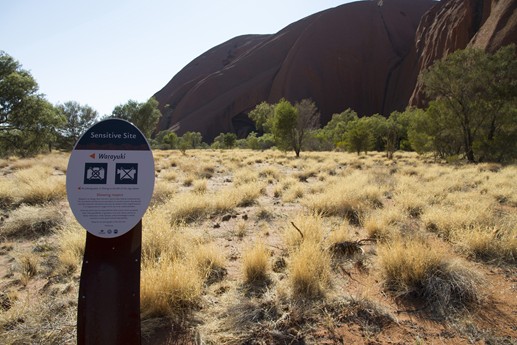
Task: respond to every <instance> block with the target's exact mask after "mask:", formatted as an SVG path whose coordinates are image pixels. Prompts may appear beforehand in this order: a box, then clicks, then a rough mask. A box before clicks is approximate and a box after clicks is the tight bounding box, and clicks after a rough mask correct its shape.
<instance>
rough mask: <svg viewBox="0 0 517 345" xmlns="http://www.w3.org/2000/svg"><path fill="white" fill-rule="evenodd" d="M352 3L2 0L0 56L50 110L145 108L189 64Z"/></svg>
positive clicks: (317, 0) (336, 0)
mask: <svg viewBox="0 0 517 345" xmlns="http://www.w3.org/2000/svg"><path fill="white" fill-rule="evenodd" d="M347 2H351V1H350V0H261V1H245V0H220V1H216V0H211V1H210V0H191V1H185V0H184V1H174V0H169V1H166V0H146V1H144V0H140V1H136V0H89V1H84V0H45V1H43V0H0V50H3V51H5V52H6V53H7V54H9V55H11V56H13V57H14V58H15V59H16V60H18V61H19V62H20V63H21V64H22V65H23V68H25V69H27V70H29V71H30V72H31V73H32V75H33V76H34V78H35V79H36V81H37V82H38V84H39V87H40V92H42V93H44V94H45V95H46V97H47V99H48V100H49V101H50V102H52V103H54V104H56V103H63V102H66V101H70V100H73V101H77V102H79V103H81V104H88V105H90V106H91V107H93V108H95V109H96V110H97V111H98V112H99V113H100V114H101V115H103V114H108V113H111V111H112V110H113V108H114V107H115V106H117V105H119V104H122V103H125V102H127V101H128V100H130V99H133V100H136V101H139V102H143V101H145V100H147V99H148V98H149V97H151V96H152V95H153V94H154V93H155V92H157V91H158V90H160V89H161V88H162V87H163V86H164V85H165V84H166V83H167V82H168V81H169V80H170V79H171V78H172V77H173V76H174V75H175V74H176V73H177V72H179V71H180V70H181V68H183V67H184V66H185V65H186V64H188V63H189V62H190V61H192V60H193V59H194V58H196V57H197V56H199V55H200V54H202V53H203V52H205V51H207V50H208V49H210V48H212V47H214V46H216V45H218V44H220V43H223V42H224V41H226V40H228V39H230V38H233V37H235V36H238V35H243V34H270V33H275V32H277V31H279V30H281V29H282V28H284V27H285V26H287V25H288V24H290V23H292V22H295V21H297V20H299V19H302V18H304V17H306V16H308V15H310V14H313V13H316V12H319V11H322V10H324V9H327V8H331V7H335V6H339V5H341V4H344V3H347Z"/></svg>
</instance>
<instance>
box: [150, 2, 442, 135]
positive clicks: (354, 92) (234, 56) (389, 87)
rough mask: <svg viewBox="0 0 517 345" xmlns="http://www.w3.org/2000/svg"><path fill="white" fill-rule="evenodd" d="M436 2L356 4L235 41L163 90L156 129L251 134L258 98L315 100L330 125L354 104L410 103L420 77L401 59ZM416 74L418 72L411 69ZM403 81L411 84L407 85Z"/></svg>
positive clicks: (365, 108)
mask: <svg viewBox="0 0 517 345" xmlns="http://www.w3.org/2000/svg"><path fill="white" fill-rule="evenodd" d="M434 3H435V2H434V1H432V0H385V1H384V2H383V4H382V6H380V5H379V4H378V2H377V1H359V2H354V3H349V4H345V5H342V6H339V7H336V8H333V9H330V10H326V11H323V12H320V13H317V14H314V15H312V16H309V17H307V18H304V19H302V20H300V21H298V22H295V23H293V24H291V25H289V26H288V27H286V28H285V29H283V30H281V31H280V32H278V33H276V34H274V35H258V36H257V35H249V36H240V37H236V38H234V39H231V40H229V41H227V42H225V43H223V44H221V45H219V46H217V47H215V48H213V49H211V50H209V51H207V52H206V53H205V54H203V55H201V56H200V57H198V58H196V59H195V60H193V61H192V62H191V63H190V64H189V65H187V66H186V67H185V68H184V69H183V70H182V71H180V72H179V73H178V74H177V75H176V76H174V78H173V79H172V80H171V81H170V82H169V83H168V84H167V85H166V86H165V87H164V88H163V89H162V90H160V91H159V92H158V93H156V94H155V97H156V99H157V100H158V102H159V103H160V107H161V108H162V113H163V114H164V116H163V117H162V119H161V121H160V123H159V128H158V130H163V129H167V128H172V129H173V130H175V131H177V132H178V134H180V135H181V134H182V133H184V132H186V131H200V132H201V133H202V134H203V137H204V138H205V140H207V141H210V140H212V139H213V138H214V137H215V136H217V135H218V134H219V133H221V132H230V131H233V132H236V133H238V134H239V135H240V136H244V135H246V134H247V133H248V132H249V131H251V130H252V129H253V124H252V123H251V122H250V121H249V120H248V119H247V116H246V113H247V112H249V111H250V110H251V109H253V107H255V105H256V104H258V103H260V102H261V101H268V102H271V103H273V102H276V101H278V100H279V99H280V98H281V97H286V98H287V99H288V100H290V101H291V102H295V101H299V100H301V99H303V98H312V99H313V100H314V101H315V103H316V104H317V106H318V108H319V109H320V112H321V114H322V119H321V122H322V123H326V122H327V121H328V120H329V119H330V118H331V116H332V114H333V113H335V112H340V111H343V110H345V109H346V108H348V107H350V108H353V109H354V110H356V111H357V112H358V113H359V114H361V115H371V114H374V113H388V114H389V112H391V111H392V110H394V109H396V108H399V107H400V106H401V105H405V104H407V101H408V99H409V97H410V95H411V92H412V91H413V86H414V83H415V80H416V76H415V75H413V74H414V73H407V68H405V67H404V64H403V61H404V58H405V57H407V56H408V54H410V53H411V51H412V50H413V45H414V38H415V32H416V29H417V27H418V24H419V22H420V18H421V17H422V15H423V14H424V13H425V12H426V11H427V10H428V9H429V8H431V6H432V5H433V4H434ZM413 69H414V68H413ZM406 77H410V78H413V80H409V81H408V80H404V79H405V78H406Z"/></svg>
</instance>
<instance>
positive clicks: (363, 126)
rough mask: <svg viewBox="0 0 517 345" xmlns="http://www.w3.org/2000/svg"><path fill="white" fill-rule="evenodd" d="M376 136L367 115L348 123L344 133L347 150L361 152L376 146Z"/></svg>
mask: <svg viewBox="0 0 517 345" xmlns="http://www.w3.org/2000/svg"><path fill="white" fill-rule="evenodd" d="M374 143H375V138H374V136H373V131H372V128H371V126H370V122H369V120H368V118H367V117H361V118H359V119H356V120H353V121H351V122H349V123H348V125H347V128H346V130H345V133H344V135H343V143H342V145H344V146H345V148H346V149H347V151H350V152H357V154H358V155H359V154H361V152H364V153H365V154H366V153H368V151H369V150H372V149H373V148H374Z"/></svg>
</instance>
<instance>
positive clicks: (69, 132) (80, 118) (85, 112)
mask: <svg viewBox="0 0 517 345" xmlns="http://www.w3.org/2000/svg"><path fill="white" fill-rule="evenodd" d="M56 108H57V109H58V111H59V112H60V113H61V114H62V115H63V116H64V118H65V120H66V122H65V123H64V124H63V127H62V128H61V129H60V131H59V132H60V135H61V139H62V146H64V147H65V148H72V146H73V145H74V143H75V142H76V141H77V140H78V139H79V137H80V136H81V134H83V133H84V132H86V130H88V128H90V127H91V126H93V124H95V122H96V121H97V118H98V115H99V114H98V112H97V111H96V110H95V109H93V108H92V107H90V106H89V105H81V104H79V103H78V102H76V101H69V102H65V103H63V104H58V105H57V106H56Z"/></svg>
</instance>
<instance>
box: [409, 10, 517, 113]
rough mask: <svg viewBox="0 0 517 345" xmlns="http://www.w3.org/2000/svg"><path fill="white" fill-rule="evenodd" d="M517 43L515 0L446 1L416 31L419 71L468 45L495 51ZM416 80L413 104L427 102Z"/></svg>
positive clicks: (424, 18) (411, 102)
mask: <svg viewBox="0 0 517 345" xmlns="http://www.w3.org/2000/svg"><path fill="white" fill-rule="evenodd" d="M510 43H517V1H516V0H445V1H441V2H440V3H438V4H437V5H436V6H434V7H433V8H432V10H430V11H429V12H428V13H426V14H425V15H424V17H423V18H422V21H421V23H420V25H419V27H418V30H417V34H416V49H417V56H418V57H419V61H418V66H419V68H418V72H421V71H423V70H425V69H427V68H429V67H430V66H431V65H432V64H433V62H434V61H435V60H437V59H442V58H443V57H445V56H447V55H448V54H450V53H452V52H454V51H456V50H458V49H465V48H466V47H477V48H481V49H485V50H487V51H490V52H493V51H495V50H497V49H499V48H500V47H502V46H504V45H507V44H510ZM425 103H426V102H425V98H424V95H423V92H422V85H421V84H420V83H417V85H416V86H415V90H414V91H413V95H412V96H411V99H410V104H411V105H415V106H423V105H425Z"/></svg>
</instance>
